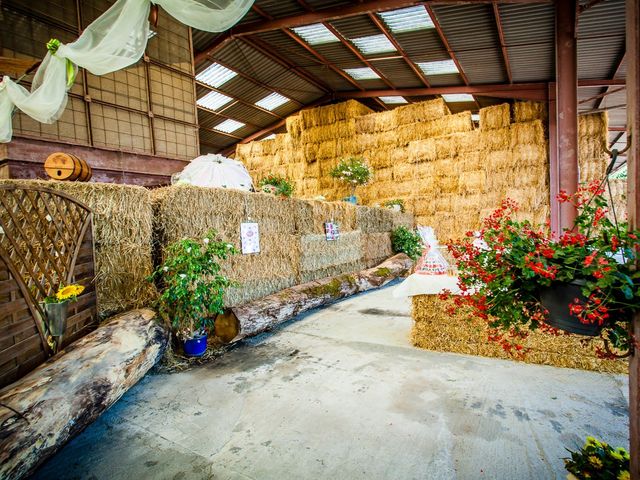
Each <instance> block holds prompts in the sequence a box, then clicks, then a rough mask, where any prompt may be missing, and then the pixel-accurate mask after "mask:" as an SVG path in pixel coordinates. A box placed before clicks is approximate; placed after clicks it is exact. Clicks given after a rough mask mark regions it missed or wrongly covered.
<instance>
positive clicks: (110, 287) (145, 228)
mask: <svg viewBox="0 0 640 480" xmlns="http://www.w3.org/2000/svg"><path fill="white" fill-rule="evenodd" d="M1 182H2V183H10V184H14V185H18V186H20V185H25V186H27V185H30V186H40V187H46V188H50V189H53V190H59V191H61V192H64V193H66V194H68V195H71V196H72V197H74V198H76V199H77V200H78V201H80V202H81V203H84V204H85V205H86V206H87V207H89V208H90V209H91V210H92V211H93V227H94V245H95V261H96V293H97V297H98V314H99V315H100V317H101V318H105V317H107V316H110V315H113V314H115V313H119V312H123V311H126V310H130V309H133V308H139V307H142V306H145V305H149V303H150V301H151V300H152V299H153V298H154V297H155V295H156V291H155V288H154V287H153V286H152V285H151V284H150V283H148V282H147V281H146V280H145V278H146V277H147V276H148V275H149V274H150V273H151V271H152V269H153V261H152V233H153V232H152V225H153V210H152V204H151V193H150V191H149V190H147V189H145V188H143V187H138V186H134V185H117V184H111V183H84V182H59V181H55V180H49V181H39V180H2V181H1Z"/></svg>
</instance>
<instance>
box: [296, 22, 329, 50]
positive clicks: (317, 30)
mask: <svg viewBox="0 0 640 480" xmlns="http://www.w3.org/2000/svg"><path fill="white" fill-rule="evenodd" d="M291 30H293V31H294V32H295V33H296V35H298V36H299V37H300V38H302V39H303V40H304V41H305V42H307V43H308V44H309V45H320V44H323V43H331V42H339V41H340V40H338V37H336V36H335V35H334V34H333V33H332V32H331V30H329V29H328V28H327V27H325V26H324V25H322V24H321V23H314V24H312V25H305V26H304V27H294V28H292V29H291Z"/></svg>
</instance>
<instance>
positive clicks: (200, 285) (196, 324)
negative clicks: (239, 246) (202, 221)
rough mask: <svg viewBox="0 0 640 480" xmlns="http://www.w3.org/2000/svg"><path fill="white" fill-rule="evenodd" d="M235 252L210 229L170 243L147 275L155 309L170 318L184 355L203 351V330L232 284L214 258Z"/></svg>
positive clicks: (205, 344)
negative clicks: (154, 287) (154, 290)
mask: <svg viewBox="0 0 640 480" xmlns="http://www.w3.org/2000/svg"><path fill="white" fill-rule="evenodd" d="M235 253H237V251H236V249H235V247H234V246H233V245H231V244H230V243H226V242H222V241H219V240H216V232H215V231H214V230H210V231H208V232H207V234H206V235H205V236H204V238H202V239H192V238H187V239H183V240H178V241H177V242H174V243H172V244H170V245H169V246H168V247H167V249H166V251H165V259H164V261H163V262H162V264H161V265H159V266H158V268H156V270H155V271H154V272H153V273H152V274H151V275H150V277H149V280H150V281H154V280H155V281H157V282H158V284H159V287H160V297H159V298H158V301H157V308H158V311H159V313H160V314H161V315H162V316H163V317H164V318H166V319H168V320H169V321H170V322H171V325H172V326H173V330H174V332H175V334H176V336H177V337H178V338H179V339H180V340H181V341H182V342H183V348H184V352H185V354H186V355H188V356H201V355H203V354H204V352H205V351H206V348H207V331H210V330H211V328H212V327H213V324H214V318H215V316H216V315H218V314H220V313H223V296H224V292H225V290H226V289H227V288H228V287H230V286H232V285H233V284H234V283H233V282H232V281H231V280H229V278H227V277H226V276H225V275H222V274H221V273H220V270H221V267H220V264H219V263H218V262H219V260H226V259H227V258H228V257H229V256H230V255H233V254H235Z"/></svg>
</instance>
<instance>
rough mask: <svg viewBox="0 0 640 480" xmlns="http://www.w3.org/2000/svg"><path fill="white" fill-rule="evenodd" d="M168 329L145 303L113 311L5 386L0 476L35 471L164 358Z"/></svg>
mask: <svg viewBox="0 0 640 480" xmlns="http://www.w3.org/2000/svg"><path fill="white" fill-rule="evenodd" d="M167 340H168V331H167V330H166V329H165V328H164V327H163V326H162V325H161V324H160V323H159V322H158V321H157V320H156V318H155V312H153V311H152V310H148V309H141V310H132V311H129V312H126V313H123V314H121V315H118V316H116V317H114V318H113V319H112V320H111V321H109V322H108V323H106V324H104V325H102V326H100V327H99V328H98V329H97V330H95V331H93V332H91V333H89V334H88V335H86V336H85V337H83V338H82V339H80V340H78V341H77V342H74V343H72V344H71V345H69V346H68V347H67V348H66V349H65V350H63V351H62V352H60V353H59V354H58V355H56V356H55V357H53V358H51V359H50V360H49V361H47V362H46V363H45V364H43V365H41V366H40V367H38V368H37V369H35V370H34V371H33V372H31V373H29V374H28V375H27V376H25V377H23V378H21V379H20V380H18V381H17V382H14V383H12V384H11V385H8V386H7V387H5V388H4V389H3V390H1V391H0V478H7V479H18V478H22V477H25V476H26V475H28V474H30V473H32V472H33V471H34V470H35V468H36V467H37V466H38V465H40V464H41V463H42V462H44V461H45V460H46V459H48V458H49V457H51V456H52V455H53V454H54V453H55V452H56V451H58V450H59V449H60V448H61V447H62V446H63V445H64V444H65V443H66V442H67V441H68V440H69V439H71V438H72V437H73V436H75V435H77V434H78V433H79V432H81V431H82V430H83V429H84V428H85V427H86V426H88V425H89V424H91V422H93V421H94V420H95V419H96V418H98V416H99V415H100V414H101V413H102V412H104V411H105V410H106V409H107V408H109V407H110V406H111V405H112V404H113V403H115V402H116V401H117V400H118V399H119V398H120V397H121V396H122V395H123V394H124V393H125V392H126V391H127V390H128V389H129V388H131V387H132V386H133V385H135V384H136V382H138V380H140V379H141V378H142V376H143V375H144V374H145V373H146V372H147V371H148V370H149V369H150V368H151V367H152V366H153V365H154V364H155V363H156V361H158V360H159V359H160V357H161V356H162V354H163V353H164V349H165V348H166V345H167Z"/></svg>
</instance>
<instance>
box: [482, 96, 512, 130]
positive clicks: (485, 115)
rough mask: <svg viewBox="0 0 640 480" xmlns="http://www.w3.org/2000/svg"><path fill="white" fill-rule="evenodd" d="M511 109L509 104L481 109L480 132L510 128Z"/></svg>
mask: <svg viewBox="0 0 640 480" xmlns="http://www.w3.org/2000/svg"><path fill="white" fill-rule="evenodd" d="M510 124H511V109H510V107H509V104H508V103H503V104H502V105H494V106H492V107H486V108H481V109H480V130H497V129H500V128H509V125H510Z"/></svg>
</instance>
